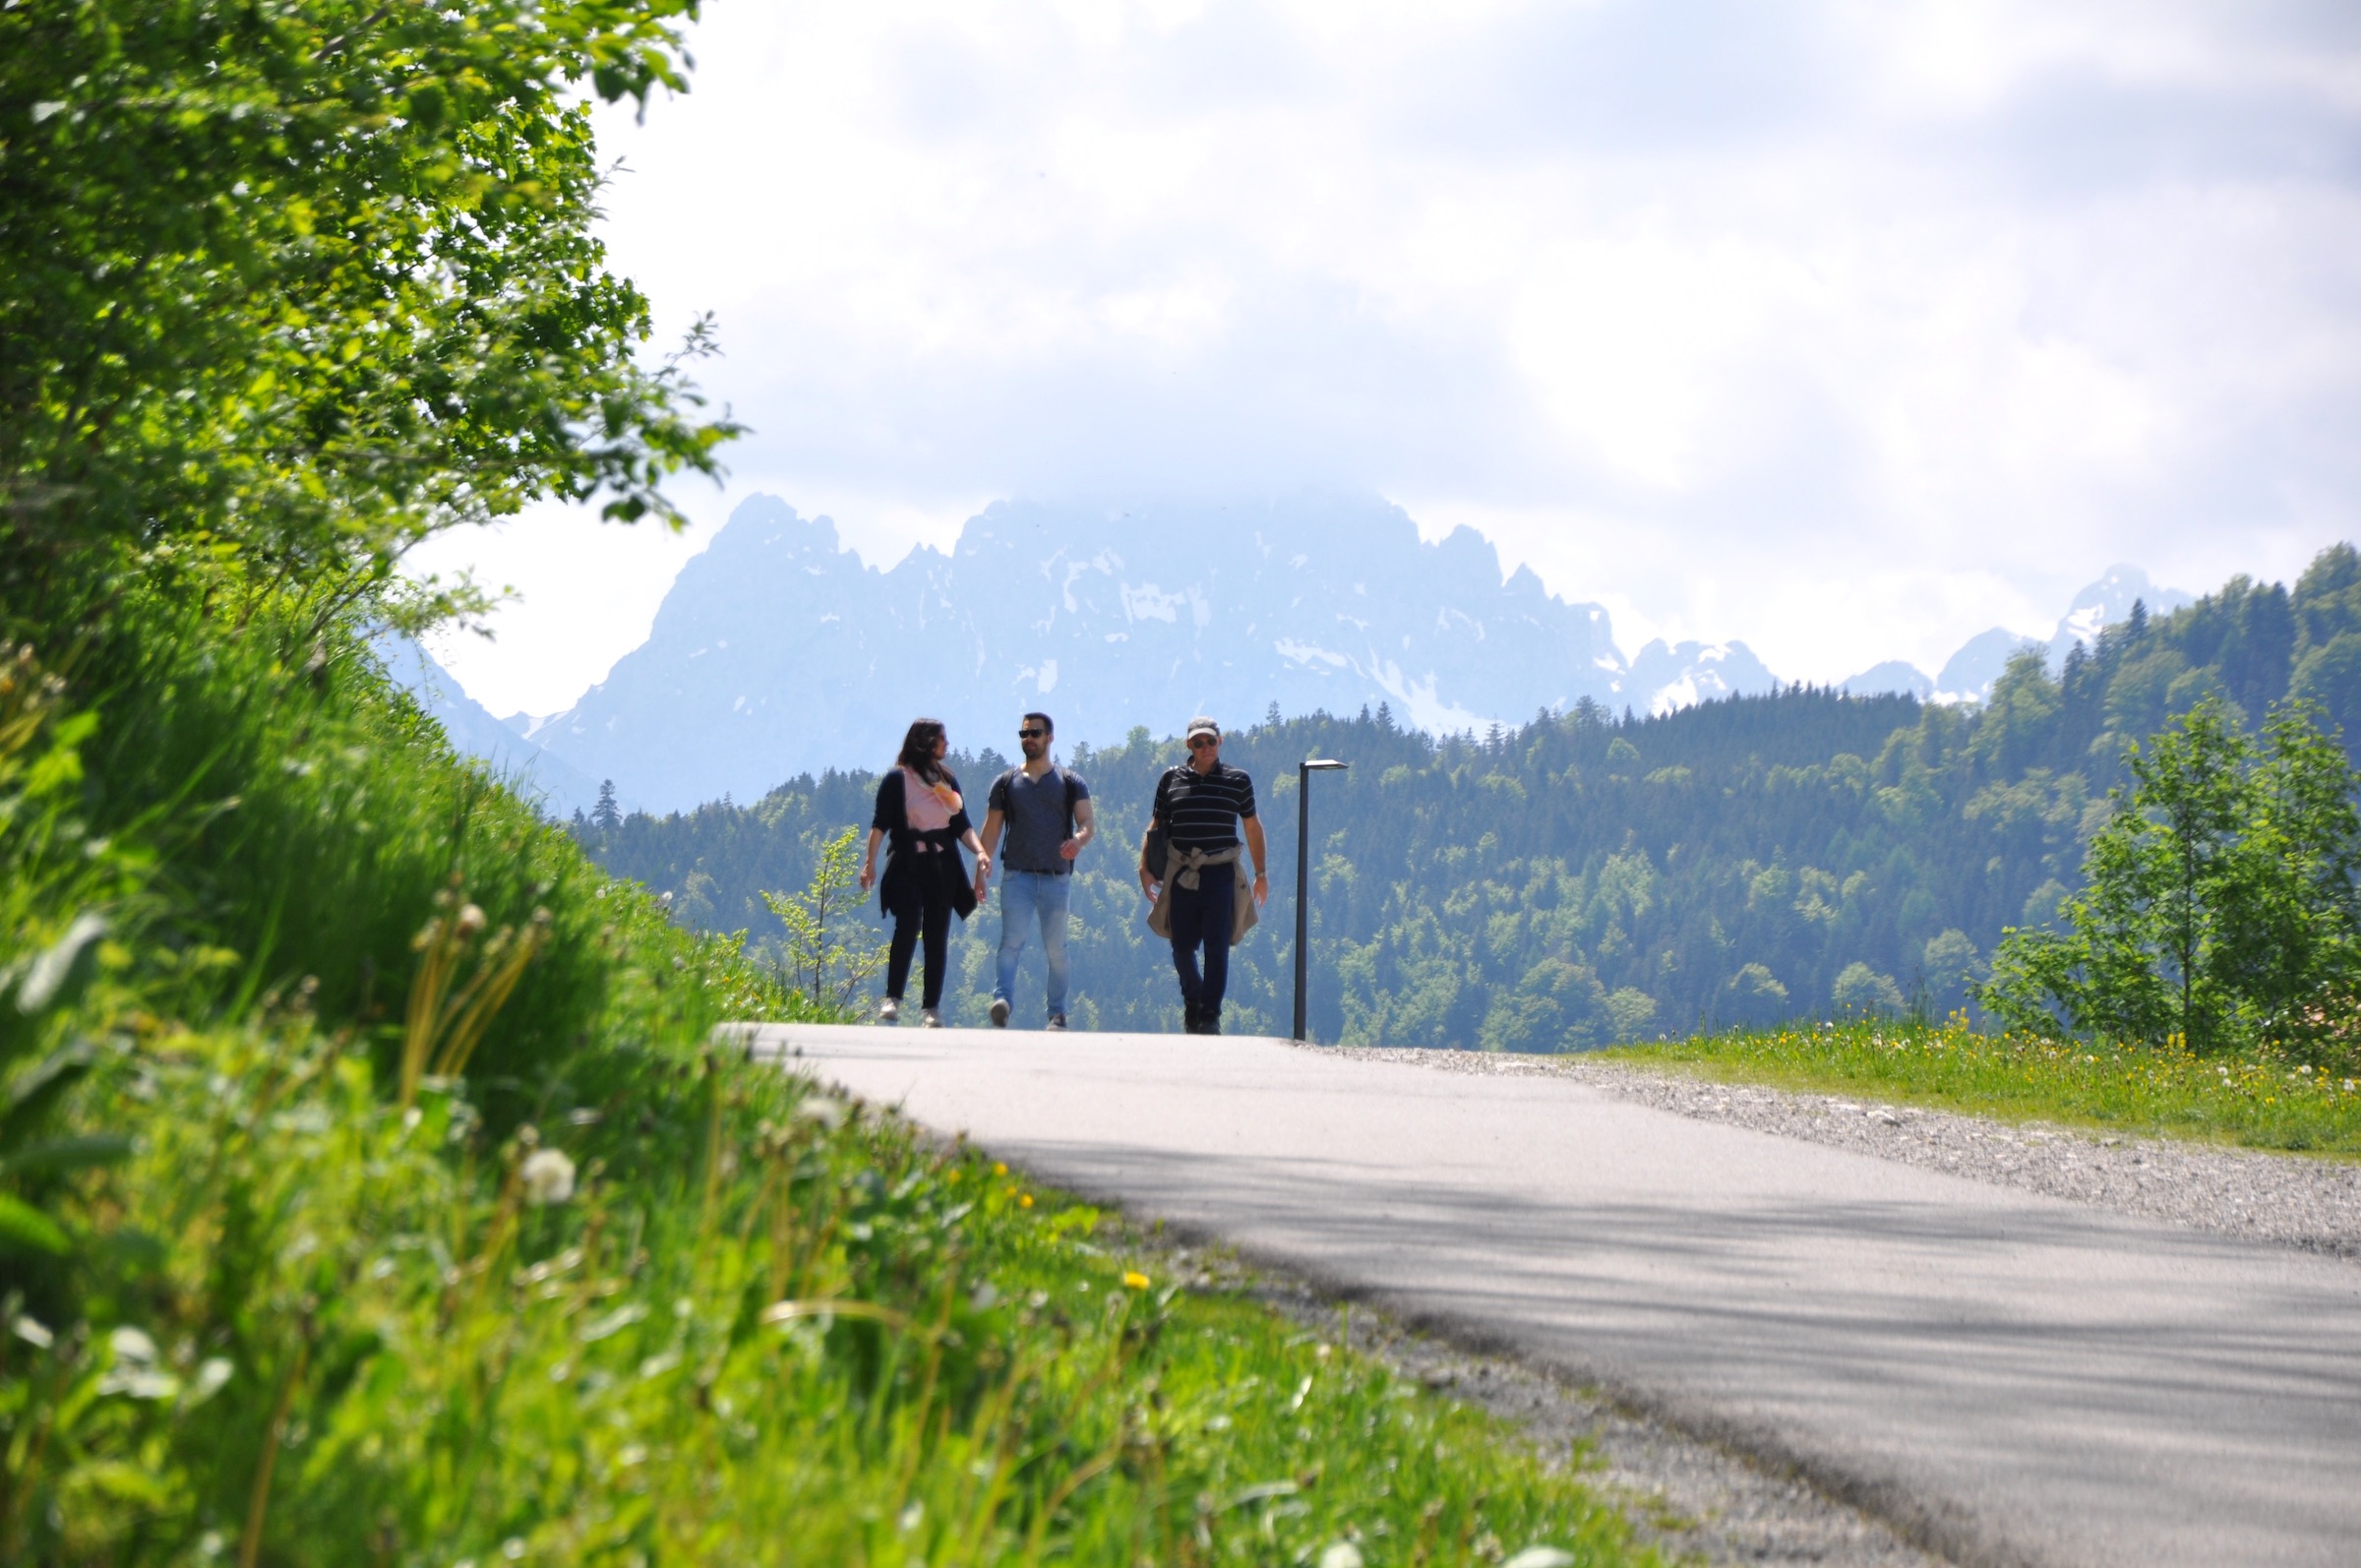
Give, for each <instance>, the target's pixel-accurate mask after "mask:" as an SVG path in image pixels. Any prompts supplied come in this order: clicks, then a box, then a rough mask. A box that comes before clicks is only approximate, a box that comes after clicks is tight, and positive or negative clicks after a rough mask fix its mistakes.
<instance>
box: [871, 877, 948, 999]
mask: <svg viewBox="0 0 2361 1568" xmlns="http://www.w3.org/2000/svg"><path fill="white" fill-rule="evenodd" d="M922 936H923V937H924V938H925V939H926V944H927V978H926V990H925V999H924V1000H923V1001H921V1002H920V1003H919V1005H920V1006H922V1007H938V1006H940V1005H941V1004H942V979H943V975H942V972H943V970H944V969H945V968H946V967H948V965H949V963H950V946H951V941H950V937H951V901H950V900H949V899H947V898H945V897H943V896H942V895H941V894H940V893H939V892H938V891H937V890H936V889H934V888H932V887H929V888H927V889H926V890H925V891H924V892H923V893H922V894H921V895H920V900H919V912H918V918H917V919H916V920H912V919H910V918H909V917H908V916H906V915H896V916H894V918H893V939H892V941H891V942H890V943H889V944H888V945H887V947H886V949H885V995H888V996H892V997H894V998H896V999H897V1000H898V999H899V998H900V996H901V995H902V988H903V987H905V986H907V985H909V984H910V955H911V952H912V951H913V950H914V949H915V948H916V947H917V946H918V944H919V939H920V938H921V937H922Z"/></svg>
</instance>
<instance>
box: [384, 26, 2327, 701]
mask: <svg viewBox="0 0 2361 1568" xmlns="http://www.w3.org/2000/svg"><path fill="white" fill-rule="evenodd" d="M692 48H693V51H694V53H695V55H696V86H695V90H694V91H693V92H692V93H691V94H689V95H688V96H686V97H683V98H680V99H676V100H659V101H657V102H656V103H654V104H653V105H652V106H651V107H650V110H649V113H648V116H647V122H646V124H645V126H644V127H636V126H634V125H633V124H632V123H631V121H630V119H629V117H628V116H623V115H618V116H614V117H611V119H610V120H609V121H608V122H607V131H608V136H607V140H606V146H607V148H608V151H610V153H612V154H615V155H620V156H621V157H622V158H623V159H624V160H625V163H626V169H625V171H624V172H622V173H620V174H619V175H618V176H617V178H616V180H615V182H614V185H613V188H612V191H611V192H610V194H609V198H608V201H607V211H608V212H609V224H608V234H609V238H610V241H611V244H612V247H613V252H614V258H615V261H616V263H617V264H618V266H619V268H620V269H621V270H622V271H626V272H627V273H629V274H630V275H632V276H634V277H636V278H637V279H638V280H639V281H640V283H641V284H642V286H643V287H645V288H646V289H647V290H648V292H649V294H650V296H651V297H652V298H653V299H654V301H655V303H656V309H657V314H658V319H659V322H660V324H661V325H662V327H663V329H664V331H665V332H666V333H667V334H677V332H679V331H680V329H681V328H682V327H684V326H685V325H686V323H687V322H688V320H689V319H690V318H691V317H692V316H693V315H694V314H695V313H696V312H697V311H699V310H704V309H710V310H712V311H714V312H715V313H716V314H717V316H718V319H719V325H720V331H721V335H722V340H723V343H724V345H725V347H726V350H727V357H726V359H724V360H721V361H719V362H715V363H711V364H708V365H707V366H706V367H705V368H704V373H703V376H702V380H703V381H704V382H705V384H706V386H707V387H708V388H709V390H710V391H712V392H714V393H716V394H717V395H718V396H719V397H720V398H721V399H723V400H726V401H727V402H728V403H729V404H730V405H731V406H732V408H733V409H734V411H735V412H736V414H737V415H738V417H739V418H741V419H742V420H744V421H745V422H746V423H748V424H750V425H752V426H753V427H754V434H752V435H751V436H749V437H748V438H747V439H745V440H744V441H742V442H740V443H739V444H738V445H737V446H736V447H735V449H734V450H733V451H732V452H731V453H730V454H729V461H730V465H731V468H732V477H731V480H730V483H729V485H728V487H727V488H726V489H725V490H722V491H718V492H717V491H715V490H714V489H713V488H712V487H710V486H708V485H703V484H697V485H688V486H683V487H682V489H681V491H680V493H679V495H680V500H681V502H682V504H683V505H684V507H686V508H687V509H688V510H689V511H690V512H691V513H693V514H694V515H695V516H696V517H697V518H698V519H699V522H700V530H699V531H696V532H693V533H692V534H691V535H690V536H688V537H687V538H686V539H677V540H676V539H667V538H663V537H661V536H659V535H656V534H654V533H653V532H651V531H645V530H643V531H640V532H639V533H637V534H636V535H635V534H633V533H631V532H628V531H624V530H600V529H598V528H597V527H596V526H595V525H593V524H590V523H587V522H584V521H581V520H579V519H577V518H575V517H572V516H564V515H543V516H537V517H535V518H532V519H530V520H528V521H525V522H522V523H519V524H516V525H514V526H512V527H510V528H508V529H505V530H502V531H501V532H499V533H497V534H493V535H489V536H487V535H482V534H470V535H468V536H465V537H461V538H454V539H450V540H446V541H442V542H439V543H438V544H436V545H435V546H433V547H431V548H430V550H429V552H427V554H426V555H425V557H424V558H423V559H424V561H425V563H426V564H427V565H430V566H433V567H436V568H441V569H448V568H450V567H452V566H454V565H458V564H462V563H473V564H474V565H476V566H477V567H478V568H479V570H480V571H481V573H482V574H483V575H485V576H486V577H487V578H489V579H491V580H493V581H494V582H496V583H513V584H515V585H516V586H517V587H518V588H519V589H520V590H522V592H523V593H524V595H525V598H524V601H523V602H522V603H521V604H519V605H516V606H514V607H512V608H510V609H508V610H506V611H504V612H503V613H502V615H501V616H500V617H499V619H498V621H497V622H496V630H497V631H498V633H499V640H498V642H497V643H494V644H490V645H486V644H481V643H465V644H461V645H447V651H448V655H449V656H450V657H451V659H452V661H453V663H454V667H455V669H456V670H457V673H458V674H459V675H460V677H461V679H462V680H463V681H464V682H465V684H466V685H467V686H468V687H469V689H470V690H471V691H473V692H474V693H475V694H476V695H477V696H478V697H480V698H481V699H483V700H484V701H486V702H487V703H488V704H489V705H491V706H492V707H494V708H495V709H497V710H500V711H507V710H509V709H511V708H515V707H524V708H527V709H530V710H533V711H548V710H552V709H555V708H558V707H563V706H565V705H566V704H568V703H569V702H571V701H572V700H573V698H574V697H575V695H576V694H578V693H579V692H580V691H581V689H582V688H583V687H584V686H586V685H587V684H589V683H590V682H592V681H595V680H597V679H599V678H600V677H601V676H603V675H604V673H605V671H606V668H607V666H608V665H609V664H610V663H611V662H612V661H613V659H614V658H615V657H617V656H618V655H620V654H621V653H623V652H625V651H627V650H628V649H630V648H631V647H633V646H635V645H636V643H637V642H638V641H639V639H640V638H641V637H642V636H643V635H644V633H645V631H646V625H647V620H648V617H649V616H650V615H651V614H652V613H653V611H654V608H655V605H656V602H657V600H658V599H660V598H661V596H662V592H663V589H664V587H665V585H666V584H667V583H668V582H669V581H670V578H671V574H672V573H673V572H675V571H677V570H678V567H679V564H680V562H681V561H682V560H684V559H685V558H686V556H687V555H688V554H689V553H690V552H692V551H694V550H695V549H696V548H698V546H699V545H700V543H701V539H700V538H699V532H701V531H705V530H709V529H710V527H711V526H712V525H713V524H714V523H715V522H717V521H718V520H719V519H720V518H721V517H722V516H723V515H724V514H725V513H727V511H728V509H729V508H730V507H731V506H732V505H734V504H735V503H736V502H737V501H738V500H739V499H741V498H743V497H744V496H745V495H747V494H749V493H752V492H754V491H757V490H759V491H768V492H771V493H773V494H776V495H778V496H781V497H783V498H784V499H786V500H787V501H788V502H790V503H791V504H793V505H794V506H796V507H797V508H798V509H799V510H801V511H803V512H805V513H828V514H830V515H832V516H834V517H835V518H836V520H837V522H838V524H839V525H840V527H841V529H842V531H843V533H844V535H845V537H846V538H847V539H848V540H850V541H851V542H853V543H854V544H856V545H857V546H858V547H859V548H860V549H861V550H862V552H863V554H864V555H865V556H866V557H867V558H868V559H870V560H871V561H873V562H875V563H877V564H879V565H883V564H887V563H890V562H891V561H893V560H895V559H898V558H899V557H900V555H901V554H902V553H903V552H905V551H906V550H907V549H908V548H909V547H910V546H911V545H912V544H913V543H915V542H917V541H919V540H922V539H923V540H929V541H932V542H936V543H938V544H940V543H948V541H949V540H950V538H951V537H952V536H953V535H954V534H955V533H956V531H957V528H958V525H959V523H960V522H961V521H962V520H963V519H964V518H965V517H966V516H968V515H969V514H970V513H973V512H975V511H977V510H979V509H980V508H981V506H982V505H983V504H984V503H985V502H987V501H989V500H991V499H993V498H995V497H999V496H1006V495H1033V496H1055V495H1059V494H1064V493H1072V492H1076V491H1086V492H1099V493H1104V492H1108V491H1120V492H1129V493H1135V494H1141V495H1152V494H1157V493H1162V492H1168V491H1171V490H1173V489H1176V488H1188V489H1197V490H1229V491H1250V492H1257V493H1260V492H1266V491H1271V490H1288V489H1294V488H1299V487H1302V486H1334V487H1350V488H1355V489H1369V490H1375V491H1378V492H1381V493H1382V494H1384V495H1386V496H1389V497H1391V498H1392V499H1394V500H1396V501H1398V502H1400V503H1401V504H1403V505H1404V506H1405V507H1406V508H1408V509H1409V511H1410V512H1411V513H1412V514H1413V515H1414V516H1416V517H1417V518H1418V519H1419V520H1420V522H1421V524H1422V525H1423V527H1424V528H1425V529H1426V530H1427V531H1428V532H1429V533H1430V534H1432V533H1440V532H1442V531H1444V530H1446V529H1448V528H1449V527H1450V526H1451V525H1453V524H1455V523H1460V522H1467V523H1472V524H1474V525H1476V526H1477V527H1479V528H1481V529H1483V531H1484V532H1485V533H1487V534H1489V535H1490V536H1491V537H1492V538H1493V539H1494V540H1495V541H1497V543H1498V544H1499V545H1500V547H1501V551H1502V554H1503V557H1504V559H1505V562H1506V564H1507V565H1509V566H1510V567H1512V568H1513V567H1514V565H1516V564H1517V563H1519V562H1524V563H1530V564H1531V565H1532V566H1533V567H1534V568H1535V569H1536V570H1537V571H1538V572H1540V573H1541V574H1542V576H1543V578H1544V580H1545V581H1546V582H1547V583H1548V584H1549V586H1550V587H1551V588H1552V589H1553V590H1554V591H1556V592H1558V593H1560V594H1563V595H1565V596H1567V597H1569V598H1574V599H1585V600H1598V601H1601V602H1604V604H1606V605H1607V606H1608V608H1609V609H1610V610H1611V611H1612V612H1613V614H1614V621H1615V628H1616V632H1617V635H1618V639H1619V640H1620V641H1621V642H1622V643H1623V644H1624V646H1625V648H1626V650H1627V651H1628V650H1630V649H1633V648H1636V647H1637V645H1638V644H1639V642H1640V641H1642V640H1644V639H1645V638H1646V637H1647V636H1650V635H1657V634H1665V635H1674V636H1704V637H1712V638H1725V637H1740V638H1744V639H1745V640H1746V641H1748V642H1750V643H1751V644H1752V645H1753V646H1754V647H1755V649H1756V650H1757V651H1758V652H1759V653H1760V654H1762V656H1763V657H1764V659H1765V660H1766V661H1767V662H1768V663H1769V664H1770V665H1771V667H1772V668H1773V669H1774V670H1775V671H1777V672H1778V673H1779V674H1780V675H1782V676H1783V677H1789V678H1800V679H1811V680H1835V679H1841V678H1843V677H1845V676H1846V675H1849V674H1851V673H1853V672H1855V671H1857V670H1859V669H1862V668H1864V667H1866V666H1868V665H1870V664H1872V663H1875V662H1876V661H1878V660H1880V659H1884V658H1890V657H1903V658H1908V659H1911V660H1913V661H1915V662H1917V663H1919V664H1920V665H1922V666H1923V667H1925V668H1927V669H1929V670H1930V671H1931V670H1932V669H1933V668H1934V667H1935V666H1936V665H1938V664H1939V663H1940V662H1941V661H1942V659H1943V658H1944V657H1945V656H1946V655H1948V654H1949V653H1950V652H1951V651H1952V649H1953V648H1955V647H1956V646H1957V645H1958V644H1959V643H1960V642H1961V641H1962V640H1964V639H1965V638H1966V637H1967V636H1968V635H1970V634H1971V633H1975V632H1978V631H1981V630H1982V629H1984V628H1985V627H1988V626H1991V625H1993V624H1995V623H2001V624H2007V625H2010V626H2014V627H2018V628H2021V629H2023V630H2026V631H2033V632H2042V633H2046V632H2047V630H2048V629H2049V626H2050V624H2051V623H2052V622H2053V621H2054V620H2055V618H2056V617H2057V615H2058V614H2059V612H2060V611H2061V610H2062V609H2063V608H2064V606H2065V602H2066V600H2067V598H2068V597H2069V596H2070V595H2071V594H2072V593H2073V592H2074V590H2075V589H2076V588H2077V587H2079V586H2080V585H2082V584H2083V583H2084V582H2087V581H2089V579H2091V578H2093V577H2095V576H2097V575H2098V574H2099V573H2101V572H2102V571H2103V570H2104V569H2105V568H2106V567H2108V566H2109V565H2110V564H2112V563H2114V562H2116V561H2129V562H2133V563H2136V564H2138V565H2140V566H2143V567H2145V568H2147V569H2148V571H2149V573H2150V574H2151V575H2152V576H2153V577H2155V579H2156V580H2158V581H2159V582H2168V583H2172V584H2175V585H2178V586H2181V587H2185V588H2189V589H2192V590H2198V591H2202V590H2204V589H2207V588H2210V587H2211V586H2213V585H2215V584H2217V583H2218V582H2219V581H2220V580H2221V579H2222V578H2223V577H2225V576H2227V575H2229V574H2230V573H2233V572H2238V571H2245V572H2250V573H2256V574H2259V575H2268V576H2278V577H2287V576H2289V575H2291V574H2292V573H2295V572H2297V571H2299V570H2301V568H2302V565H2303V563H2304V562H2305V561H2306V560H2307V559H2308V558H2309V557H2310V555H2311V554H2312V553H2313V552H2314V551H2316V550H2318V549H2319V548H2320V547H2321V546H2323V545H2325V544H2328V543H2331V542H2333V541H2334V540H2336V539H2339V538H2349V537H2353V536H2355V535H2356V534H2361V440H2357V439H2356V432H2361V6H2357V5H2354V4H2352V3H2350V0H2331V3H2323V4H2271V3H2269V0H2235V3H2230V0H2225V3H2222V4H2217V5H2206V6H2197V5H2178V4H2174V3H2172V0H2136V3H2127V4H2121V5H2077V4H2073V3H2069V0H2031V3H2025V4H2010V3H2007V0H1972V3H1962V4H1949V3H1929V4H1908V3H1897V0H1876V3H1861V4H1844V3H1828V4H1793V5H1771V4H1757V3H1747V0H1720V3H1717V4H1711V5H1708V4H1702V3H1692V0H1676V3H1664V4H1649V5H1640V4H1620V3H1592V4H1584V3H1566V0H1559V3H1555V4H1546V5H1539V4H1537V5H1524V4H1487V3H1482V0H1452V3H1450V4H1433V5H1420V6H1409V5H1394V4H1387V3H1384V0H1353V3H1350V4H1342V3H1340V4H1310V3H1306V4H1274V5H1226V4H1186V3H1168V4H1139V5H1129V6H1125V5H1116V4H1109V5H1057V4H1048V5H1030V6H1027V5H1004V4H998V3H995V0H958V3H956V4H943V5H939V6H930V5H900V4H890V3H881V4H871V5H860V6H845V5H828V6H808V5H802V4H789V3H781V0H719V3H716V4H712V5H710V6H709V7H708V9H707V21H706V22H704V23H703V24H702V25H700V26H699V27H698V28H697V29H696V32H695V34H694V37H693V43H692Z"/></svg>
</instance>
